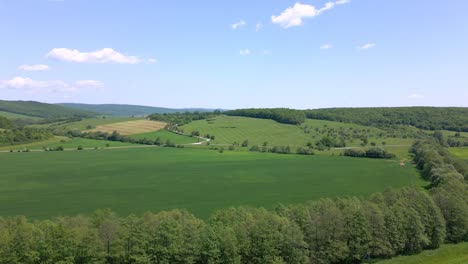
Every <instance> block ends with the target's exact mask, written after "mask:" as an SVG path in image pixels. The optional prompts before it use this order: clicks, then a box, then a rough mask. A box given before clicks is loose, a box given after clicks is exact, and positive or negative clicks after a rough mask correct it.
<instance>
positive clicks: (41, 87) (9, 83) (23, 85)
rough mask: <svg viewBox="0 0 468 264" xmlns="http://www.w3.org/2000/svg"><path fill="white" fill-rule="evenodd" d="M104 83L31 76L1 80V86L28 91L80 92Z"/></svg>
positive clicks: (96, 87) (101, 85) (99, 86)
mask: <svg viewBox="0 0 468 264" xmlns="http://www.w3.org/2000/svg"><path fill="white" fill-rule="evenodd" d="M103 86H104V84H103V83H102V82H100V81H95V80H80V81H76V82H74V83H72V84H70V83H67V82H65V81H61V80H51V81H36V80H33V79H31V78H27V77H26V78H25V77H20V76H18V77H14V78H12V79H10V80H0V88H7V89H16V90H24V91H26V92H78V91H80V90H84V89H91V90H95V89H99V88H102V87H103Z"/></svg>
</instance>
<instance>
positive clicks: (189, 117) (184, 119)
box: [148, 111, 221, 126]
mask: <svg viewBox="0 0 468 264" xmlns="http://www.w3.org/2000/svg"><path fill="white" fill-rule="evenodd" d="M219 114H221V112H220V111H214V112H185V113H173V114H151V115H149V116H148V118H149V119H151V120H156V121H163V122H167V123H169V124H170V125H176V126H182V125H185V124H187V123H190V122H192V121H196V120H203V119H208V118H212V117H215V116H216V115H219Z"/></svg>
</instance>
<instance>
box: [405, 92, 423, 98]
mask: <svg viewBox="0 0 468 264" xmlns="http://www.w3.org/2000/svg"><path fill="white" fill-rule="evenodd" d="M408 98H410V99H421V98H424V95H423V94H418V93H414V94H411V95H409V96H408Z"/></svg>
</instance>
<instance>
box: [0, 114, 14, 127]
mask: <svg viewBox="0 0 468 264" xmlns="http://www.w3.org/2000/svg"><path fill="white" fill-rule="evenodd" d="M11 127H12V124H11V121H10V120H9V119H8V118H5V117H3V116H0V128H11Z"/></svg>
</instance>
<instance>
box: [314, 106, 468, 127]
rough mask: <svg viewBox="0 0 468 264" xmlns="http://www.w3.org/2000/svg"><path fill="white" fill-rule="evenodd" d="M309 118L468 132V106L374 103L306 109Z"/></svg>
mask: <svg viewBox="0 0 468 264" xmlns="http://www.w3.org/2000/svg"><path fill="white" fill-rule="evenodd" d="M306 116H307V118H311V119H322V120H330V121H338V122H346V123H355V124H360V125H365V126H376V127H388V126H392V125H410V126H414V127H417V128H420V129H426V130H452V131H464V132H468V108H466V107H371V108H329V109H314V110H306Z"/></svg>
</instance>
